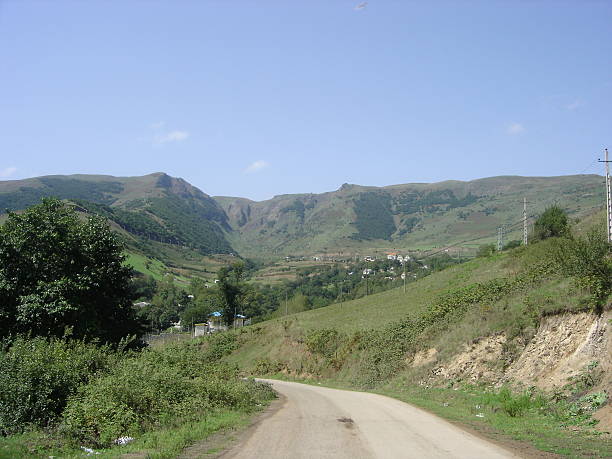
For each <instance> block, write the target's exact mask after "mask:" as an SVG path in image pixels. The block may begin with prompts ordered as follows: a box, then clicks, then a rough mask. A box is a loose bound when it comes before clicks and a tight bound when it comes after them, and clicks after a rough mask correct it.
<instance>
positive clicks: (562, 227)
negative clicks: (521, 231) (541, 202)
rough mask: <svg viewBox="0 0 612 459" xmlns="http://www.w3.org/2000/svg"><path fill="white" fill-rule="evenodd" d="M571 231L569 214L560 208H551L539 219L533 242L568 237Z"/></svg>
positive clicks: (534, 229) (534, 230)
mask: <svg viewBox="0 0 612 459" xmlns="http://www.w3.org/2000/svg"><path fill="white" fill-rule="evenodd" d="M568 231H569V222H568V219H567V213H566V212H565V211H564V210H563V209H561V208H560V207H559V206H550V207H549V208H547V209H546V210H545V211H544V213H543V214H542V215H540V216H539V217H538V219H537V220H536V222H535V224H534V226H533V240H535V241H541V240H544V239H547V238H549V237H561V236H566V235H567V234H568Z"/></svg>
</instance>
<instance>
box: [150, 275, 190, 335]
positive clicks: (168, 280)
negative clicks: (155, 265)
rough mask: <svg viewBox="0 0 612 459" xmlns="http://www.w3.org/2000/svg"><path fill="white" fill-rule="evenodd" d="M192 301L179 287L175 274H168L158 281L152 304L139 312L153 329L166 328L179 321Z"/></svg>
mask: <svg viewBox="0 0 612 459" xmlns="http://www.w3.org/2000/svg"><path fill="white" fill-rule="evenodd" d="M189 303H191V300H190V299H189V297H188V296H187V293H186V292H185V291H184V290H182V289H180V288H179V287H177V285H176V284H175V283H174V276H172V275H171V274H166V275H165V276H164V277H163V279H162V280H160V281H159V282H158V283H157V289H156V290H155V295H154V296H153V298H152V299H151V304H150V305H149V306H145V307H144V308H142V309H141V311H140V312H139V314H140V316H141V317H143V318H144V319H146V321H147V323H148V324H149V326H150V327H151V328H153V329H158V330H165V329H166V328H168V327H170V326H171V325H172V324H173V323H175V322H177V321H178V320H179V318H180V315H181V313H182V312H183V310H184V309H185V308H186V307H187V306H188V305H189Z"/></svg>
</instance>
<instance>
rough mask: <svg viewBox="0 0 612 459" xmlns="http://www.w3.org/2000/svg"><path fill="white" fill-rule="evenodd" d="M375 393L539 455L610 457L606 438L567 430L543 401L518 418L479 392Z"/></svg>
mask: <svg viewBox="0 0 612 459" xmlns="http://www.w3.org/2000/svg"><path fill="white" fill-rule="evenodd" d="M376 392H377V393H379V394H382V395H387V396H389V397H393V398H397V399H399V400H402V401H405V402H408V403H411V404H413V405H416V406H418V407H420V408H424V409H425V410H427V411H430V412H432V413H434V414H436V415H438V416H440V417H442V418H445V419H448V420H450V421H454V422H457V423H458V424H460V425H464V426H467V427H468V428H470V429H473V430H476V431H478V432H480V433H482V434H483V435H484V436H486V437H489V438H491V439H493V440H499V441H502V442H503V441H504V440H505V439H512V440H517V441H521V442H526V443H529V444H531V445H533V446H534V447H536V448H537V449H539V450H541V451H547V452H551V453H555V454H559V455H562V456H565V457H571V458H574V457H602V458H603V457H612V441H611V440H610V439H609V438H605V436H604V435H602V434H601V433H599V432H597V431H595V430H593V429H589V428H580V427H577V426H569V428H568V426H567V425H564V423H563V421H561V420H559V419H556V418H555V417H554V416H552V415H550V414H548V413H547V412H546V411H547V410H548V409H549V407H547V406H546V402H544V401H542V403H541V404H540V406H538V403H534V404H533V406H528V407H525V409H524V411H523V412H522V413H520V415H515V416H511V415H509V414H508V413H507V412H506V411H505V410H504V409H502V408H500V404H503V402H500V401H499V400H495V398H493V397H491V395H490V394H488V393H486V392H485V391H483V390H482V389H479V388H471V389H469V388H466V389H459V390H453V389H440V388H423V387H418V386H417V387H415V386H408V387H402V388H399V387H392V386H389V387H385V388H383V389H380V390H377V391H376ZM515 400H516V398H515Z"/></svg>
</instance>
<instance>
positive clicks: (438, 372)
mask: <svg viewBox="0 0 612 459" xmlns="http://www.w3.org/2000/svg"><path fill="white" fill-rule="evenodd" d="M591 223H592V221H591ZM589 226H590V225H589ZM554 244H555V241H554V240H547V241H544V242H541V243H537V244H533V245H530V246H528V247H519V248H516V249H512V250H508V251H505V252H502V253H497V254H495V255H493V256H489V257H485V258H476V259H474V260H472V261H470V262H467V263H464V264H461V265H456V266H453V267H451V268H448V269H446V270H444V271H441V272H437V273H434V274H431V275H430V276H428V277H425V278H423V279H421V280H418V281H416V282H413V283H411V284H409V285H408V288H407V290H406V292H405V293H404V291H403V290H402V289H401V288H397V289H393V290H389V291H386V292H383V293H379V294H375V295H370V296H367V297H364V298H361V299H358V300H354V301H348V302H344V303H339V304H334V305H331V306H328V307H324V308H320V309H316V310H311V311H305V312H300V313H297V314H289V315H287V316H283V317H279V318H277V319H274V320H270V321H268V322H264V323H261V324H257V325H256V326H253V327H249V328H247V329H244V330H242V331H241V332H240V333H237V334H236V337H235V339H236V343H237V344H236V347H237V350H236V351H234V352H233V353H232V354H231V355H230V356H229V357H228V361H230V362H232V363H235V364H237V365H238V366H239V367H240V368H242V369H243V372H244V373H245V374H250V375H257V376H265V375H272V376H274V377H280V378H290V379H296V380H301V381H306V382H311V383H317V382H318V383H324V384H328V385H331V386H336V387H349V388H359V389H366V390H374V391H377V392H381V393H385V394H388V395H391V396H393V397H397V398H401V399H404V400H407V401H410V402H412V403H416V404H418V405H420V406H423V407H425V408H427V409H429V410H432V411H434V412H436V413H437V414H439V415H441V416H444V417H447V418H450V419H453V420H455V421H459V422H461V423H462V424H466V425H468V426H470V427H471V428H474V429H476V430H478V431H481V432H483V433H485V434H487V435H490V436H494V438H498V439H499V438H514V439H519V440H523V441H528V442H530V443H531V444H533V445H535V446H536V447H537V448H540V449H543V450H546V451H554V452H557V453H560V454H562V455H568V456H570V457H584V456H589V457H590V456H592V457H606V455H607V454H610V453H611V452H612V444H611V443H610V441H609V439H608V440H606V439H605V437H600V436H598V435H597V434H596V433H593V432H594V431H592V426H593V424H594V423H595V422H596V421H593V419H592V418H591V415H592V413H593V412H594V410H595V409H596V408H598V407H600V406H601V403H604V404H605V400H606V397H607V396H606V395H605V394H606V393H608V394H609V393H610V392H611V390H612V379H611V376H610V370H611V369H610V365H609V362H608V360H609V359H608V357H609V354H607V352H609V351H607V350H606V349H605V348H602V349H600V350H599V351H598V353H594V354H589V356H588V359H587V360H583V361H580V362H574V367H568V368H570V369H571V371H569V370H564V372H562V373H560V374H561V379H560V385H559V386H558V387H556V388H555V387H553V386H546V384H544V382H543V381H544V380H545V379H546V378H544V376H541V375H546V374H550V373H551V372H554V371H553V370H551V369H550V368H548V367H546V365H547V364H546V362H547V361H549V363H548V365H553V366H554V365H557V364H558V363H559V362H560V358H561V356H562V355H563V354H561V355H560V356H559V357H557V358H556V359H552V360H550V359H548V357H547V356H548V354H549V353H550V352H551V350H552V349H553V348H555V346H557V345H558V346H560V348H559V349H565V348H568V346H571V345H573V344H572V343H571V342H569V341H568V336H570V335H566V333H569V332H566V330H571V333H572V334H573V335H576V336H582V335H581V334H583V335H584V336H585V337H586V336H588V333H589V331H588V330H592V326H591V323H593V321H597V320H603V321H604V322H602V323H605V321H607V320H608V319H606V317H608V318H610V317H612V315H611V314H612V313H611V312H610V309H611V306H612V305H611V304H610V303H609V299H608V302H607V306H605V307H604V313H603V316H598V315H597V314H593V313H592V312H589V311H592V309H591V306H590V304H589V301H590V294H589V291H588V290H587V289H583V288H577V284H576V282H575V279H573V278H568V277H567V276H564V275H562V274H560V273H559V271H558V269H557V268H556V267H555V265H554V264H552V262H551V254H552V251H553V250H554V249H553V246H554ZM598 317H601V319H598ZM575 318H576V319H575ZM581 320H582V321H583V322H582V323H583V324H584V325H583V326H582V328H581V327H579V326H578V325H576V324H579V323H581V322H580V321H581ZM564 321H565V322H564ZM564 323H568V324H573V325H571V327H570V326H569V325H564ZM546 324H554V326H549V325H546ZM565 327H569V328H565ZM589 327H591V328H589ZM544 331H546V333H548V335H546V336H547V338H546V339H548V340H549V341H548V344H547V342H545V341H542V340H543V339H544V338H542V333H544ZM573 335H572V336H573ZM607 336H609V335H607ZM602 339H604V340H605V339H606V338H602ZM534 342H535V343H539V342H542V343H543V344H540V347H542V346H543V349H542V350H541V351H540V352H541V353H540V354H535V353H533V354H531V353H527V352H526V351H527V350H529V349H530V348H529V346H530V344H533V343H534ZM604 342H605V341H604ZM550 343H552V344H550ZM555 343H558V344H555ZM536 349H537V348H536ZM572 349H573V348H568V349H567V350H564V351H563V352H567V353H568V354H567V355H568V356H569V355H570V354H571V352H573V351H572ZM530 352H533V351H530ZM563 358H565V357H563ZM524 359H527V360H526V361H525V360H524ZM529 359H531V360H529ZM547 359H548V360H547ZM521 362H522V363H521ZM550 362H552V363H550ZM525 365H526V366H527V367H529V368H531V367H533V368H534V370H532V371H533V372H534V374H533V375H532V376H530V377H527V376H525V375H523V376H520V374H521V371H523V372H524V370H523V368H522V367H523V366H525ZM538 371H539V372H540V373H541V375H540V373H538ZM529 378H535V379H534V380H531V379H529ZM538 379H540V380H541V381H538ZM502 384H506V385H508V386H507V387H510V388H511V391H508V389H500V387H502ZM530 385H533V387H532V388H531V389H528V391H527V392H524V391H525V389H526V388H528V387H529V386H530ZM538 388H539V389H538ZM521 394H522V395H521ZM526 394H527V395H526ZM521 397H522V398H521ZM538 397H539V398H538ZM597 397H599V398H600V399H601V400H602V401H603V402H597V403H595V404H592V405H588V403H590V402H585V400H591V399H593V400H595V398H597ZM581 403H582V405H581ZM585 403H586V404H587V405H588V407H587V405H584V404H585ZM475 406H476V407H477V408H476V409H475V408H474V407H475ZM445 407H449V408H445ZM589 407H590V408H589ZM479 412H482V413H481V414H482V416H480V415H479V417H478V418H476V417H475V416H474V415H475V414H478V413H479ZM604 430H605V427H604Z"/></svg>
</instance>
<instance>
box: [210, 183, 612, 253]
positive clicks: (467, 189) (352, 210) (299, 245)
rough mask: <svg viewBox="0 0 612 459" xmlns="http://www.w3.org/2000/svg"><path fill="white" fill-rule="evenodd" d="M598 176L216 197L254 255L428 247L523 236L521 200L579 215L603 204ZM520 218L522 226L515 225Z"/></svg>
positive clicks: (238, 239) (532, 210) (235, 239)
mask: <svg viewBox="0 0 612 459" xmlns="http://www.w3.org/2000/svg"><path fill="white" fill-rule="evenodd" d="M602 183H603V179H602V177H600V176H597V175H573V176H562V177H516V176H503V177H491V178H485V179H479V180H473V181H469V182H461V181H445V182H439V183H431V184H427V183H413V184H403V185H393V186H387V187H380V188H379V187H367V186H359V185H350V184H344V185H342V186H341V187H340V189H338V190H337V191H333V192H328V193H322V194H293V195H280V196H275V197H274V198H272V199H269V200H266V201H260V202H255V201H250V200H248V199H244V198H233V197H223V196H217V197H214V199H215V200H216V201H217V202H218V203H219V204H220V205H221V207H222V208H223V209H224V210H225V213H226V214H227V216H228V219H229V224H230V226H231V227H232V229H233V231H232V232H231V233H230V234H229V235H228V237H229V239H230V241H231V243H232V245H233V246H234V247H235V248H236V249H237V250H238V251H239V252H241V253H243V254H245V255H250V256H261V255H263V254H268V255H281V254H282V255H292V254H293V255H302V254H313V253H321V252H327V253H330V254H336V253H341V252H344V253H346V252H352V253H356V252H359V251H364V250H376V249H391V248H402V249H429V248H432V247H436V246H442V245H448V244H453V243H457V242H460V241H463V240H466V239H474V238H478V237H482V240H479V241H478V242H476V241H474V245H475V246H477V245H478V244H482V243H483V242H489V241H491V240H493V239H494V238H495V237H496V231H497V228H498V227H500V226H507V228H508V234H506V236H507V239H506V240H509V239H508V238H515V239H519V238H521V234H520V233H521V231H522V227H521V225H520V221H521V219H522V212H523V198H524V197H526V198H527V201H528V203H529V204H528V214H529V215H530V216H533V215H535V214H538V213H540V212H542V211H543V210H544V209H545V208H546V207H548V206H550V205H552V204H555V203H558V204H559V205H560V206H562V207H564V208H566V209H567V211H568V212H569V213H570V214H571V215H573V216H576V217H579V216H583V215H587V214H589V213H592V212H593V211H594V209H599V208H600V207H601V206H602V204H603V202H605V197H604V188H603V184H602ZM517 223H518V225H517ZM362 253H363V252H362Z"/></svg>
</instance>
